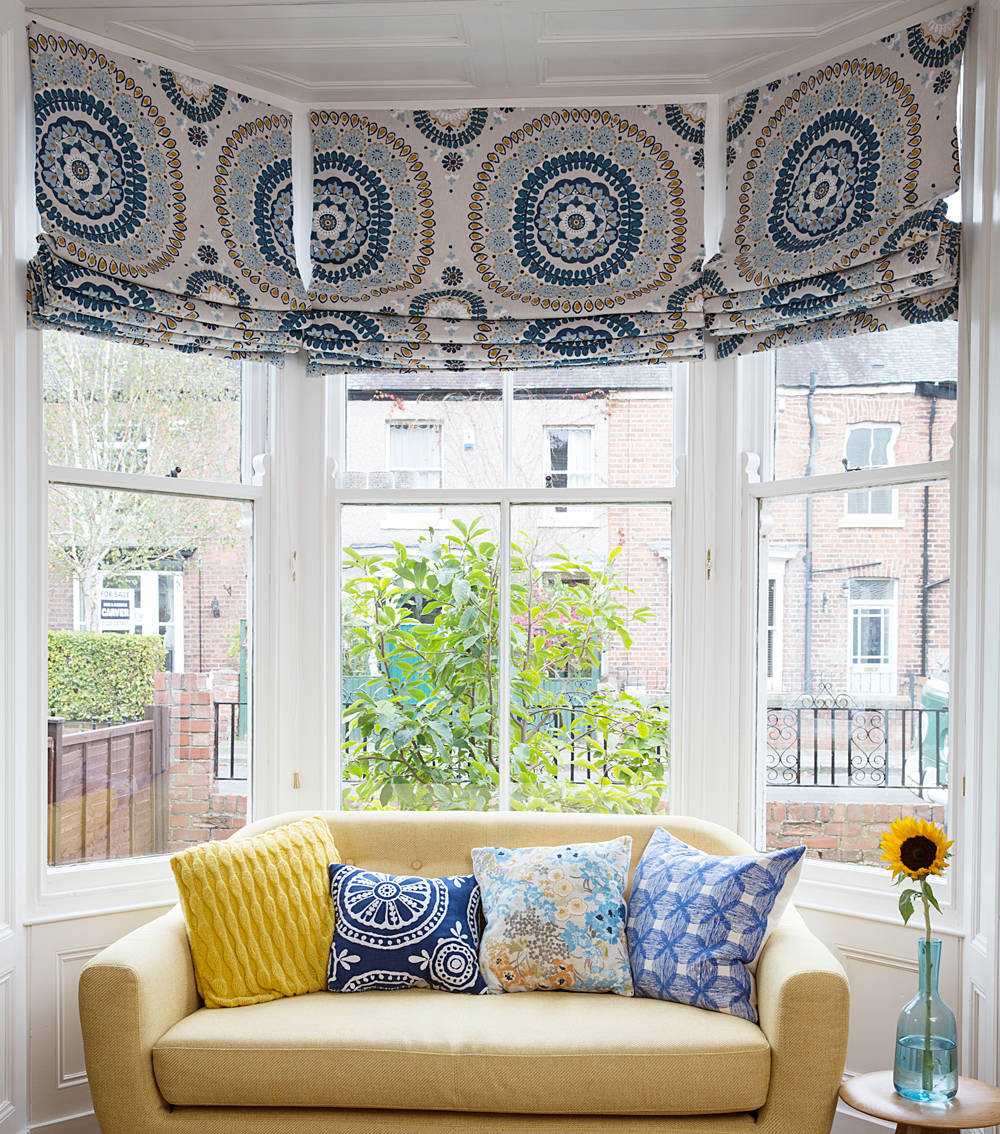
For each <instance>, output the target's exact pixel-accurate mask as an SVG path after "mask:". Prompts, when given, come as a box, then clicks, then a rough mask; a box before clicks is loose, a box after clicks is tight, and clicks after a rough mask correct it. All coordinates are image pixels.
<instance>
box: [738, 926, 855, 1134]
mask: <svg viewBox="0 0 1000 1134" xmlns="http://www.w3.org/2000/svg"><path fill="white" fill-rule="evenodd" d="M757 1011H758V1015H759V1018H760V1027H761V1030H762V1031H763V1032H764V1035H766V1036H767V1041H768V1043H769V1044H770V1045H771V1081H770V1086H769V1088H768V1092H767V1102H766V1103H765V1104H764V1106H763V1107H762V1108H761V1110H760V1111H759V1113H758V1119H757V1124H758V1129H759V1130H761V1131H762V1132H766V1134H829V1130H830V1126H831V1125H832V1123H833V1115H834V1111H835V1110H836V1106H837V1092H838V1091H839V1089H840V1084H841V1081H842V1078H843V1074H844V1059H845V1056H846V1053H847V1030H848V1024H849V1013H850V991H849V989H848V984H847V976H846V974H845V973H844V970H843V968H841V966H840V965H839V964H838V963H837V961H836V960H835V959H834V957H833V955H832V954H831V953H830V951H829V949H827V948H826V946H825V945H823V944H822V943H821V942H820V941H819V940H818V939H817V938H816V937H815V936H813V934H812V933H810V931H809V930H808V928H807V927H806V924H805V922H804V921H803V920H802V917H801V915H800V914H799V912H798V911H797V910H796V909H795V908H794V907H791V906H790V907H789V908H788V909H787V910H786V911H785V915H784V917H782V919H781V921H780V922H779V924H778V927H777V928H776V929H775V931H774V933H773V934H772V935H771V937H770V939H769V940H768V942H767V944H766V945H765V946H764V951H763V953H761V956H760V961H759V962H758V965H757Z"/></svg>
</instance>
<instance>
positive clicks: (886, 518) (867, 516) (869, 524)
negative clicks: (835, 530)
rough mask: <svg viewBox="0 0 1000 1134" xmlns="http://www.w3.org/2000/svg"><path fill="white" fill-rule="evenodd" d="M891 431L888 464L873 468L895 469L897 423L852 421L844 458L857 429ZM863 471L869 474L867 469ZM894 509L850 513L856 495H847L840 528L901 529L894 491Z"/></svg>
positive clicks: (846, 434) (845, 437) (846, 433)
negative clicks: (851, 501) (852, 497)
mask: <svg viewBox="0 0 1000 1134" xmlns="http://www.w3.org/2000/svg"><path fill="white" fill-rule="evenodd" d="M886 428H888V429H889V430H890V437H889V443H888V445H887V446H886V451H885V455H886V457H887V458H888V463H887V464H885V465H872V466H870V467H871V468H894V467H895V465H896V441H897V440H898V438H899V430H900V425H899V422H895V421H851V422H847V423H846V424H845V425H844V449H843V457H844V460H845V461H846V460H847V444H848V441H849V440H850V436H851V433H852V431H853V430H855V429H886ZM861 471H864V472H867V471H868V469H867V468H865V469H863V470H861ZM891 491H892V509H891V511H889V512H875V513H873V512H871V511H870V510H869V511H868V512H849V511H848V508H849V507H850V500H851V496H852V495H856V494H855V493H850V492H848V493H846V494H845V496H844V514H843V516H842V517H841V518H840V521H839V526H840V527H842V528H901V527H903V521H902V520H901V519H900V518H899V492H898V491H896V489H892V490H891ZM868 507H869V509H870V508H871V492H870V491H869V494H868Z"/></svg>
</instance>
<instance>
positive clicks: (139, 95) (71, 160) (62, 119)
mask: <svg viewBox="0 0 1000 1134" xmlns="http://www.w3.org/2000/svg"><path fill="white" fill-rule="evenodd" d="M29 45H30V47H31V51H32V62H33V69H32V74H33V78H34V80H35V82H34V86H35V100H34V101H35V137H36V141H37V165H36V173H37V176H36V179H35V185H36V202H37V205H38V211H39V213H40V214H41V217H42V221H43V223H44V224H45V226H46V229H47V230H48V231H50V232H52V233H53V234H54V236H55V240H56V244H57V247H58V252H59V254H60V255H65V256H66V257H67V258H69V259H74V260H76V261H78V262H79V263H83V264H87V263H97V262H98V261H102V262H103V264H104V268H103V270H104V271H105V272H107V273H108V274H109V275H112V276H125V277H133V278H134V277H135V276H139V275H143V276H148V275H150V274H153V273H156V272H158V271H160V270H162V269H164V268H166V267H167V266H168V265H170V264H171V263H173V262H174V261H175V260H176V259H177V258H178V256H179V255H180V251H181V245H182V243H183V241H184V234H185V231H186V227H187V221H188V216H187V211H186V195H185V192H184V190H185V186H184V182H183V179H182V174H181V169H180V160H179V155H178V150H177V142H176V141H175V139H174V137H173V135H172V134H171V132H170V130H169V129H167V128H166V127H165V126H164V125H163V123H162V119H159V110H158V108H157V106H156V104H155V103H154V102H153V101H152V99H151V98H150V96H149V95H148V94H146V93H145V91H144V90H143V88H142V87H141V86H140V85H139V84H137V83H136V82H134V81H133V80H132V79H131V78H130V77H126V75H125V74H124V73H123V72H121V71H120V70H119V69H118V67H117V66H116V64H115V63H114V62H113V61H111V60H109V59H107V58H106V57H105V56H104V55H102V54H100V53H99V52H97V51H95V50H94V49H92V48H88V47H86V46H84V45H82V44H78V43H76V42H75V41H73V40H66V39H63V38H61V37H56V36H54V35H46V34H41V35H38V36H33V37H31V39H30V41H29Z"/></svg>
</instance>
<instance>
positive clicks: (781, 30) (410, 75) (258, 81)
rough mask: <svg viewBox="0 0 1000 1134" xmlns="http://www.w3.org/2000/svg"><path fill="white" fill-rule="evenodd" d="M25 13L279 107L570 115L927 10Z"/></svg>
mask: <svg viewBox="0 0 1000 1134" xmlns="http://www.w3.org/2000/svg"><path fill="white" fill-rule="evenodd" d="M956 2H958V0H956ZM939 6H940V7H947V4H944V3H942V4H941V5H939ZM31 10H32V11H33V12H34V13H36V15H37V16H38V17H39V18H40V19H41V20H43V21H53V22H58V24H60V25H65V26H66V27H68V28H72V29H78V30H79V31H80V32H81V33H82V34H87V33H89V34H90V35H91V36H92V37H100V40H107V41H111V42H113V43H119V44H125V45H127V46H128V47H129V48H132V49H134V54H135V55H137V56H138V57H140V58H147V59H151V60H153V61H164V60H169V61H175V62H177V63H179V64H181V65H183V66H186V67H188V68H189V69H190V70H191V72H192V73H193V74H195V75H199V74H203V75H207V76H209V77H214V76H218V77H224V78H226V79H228V80H230V81H232V82H233V83H239V82H242V83H244V84H245V85H247V86H248V87H250V88H253V91H252V92H251V93H253V92H264V93H266V94H269V95H271V96H274V97H275V98H276V100H277V101H279V102H285V103H289V102H291V103H300V104H306V105H308V106H310V107H316V108H323V107H350V106H351V105H352V104H353V105H355V106H363V107H377V106H383V107H386V106H390V107H393V106H407V105H408V106H435V105H437V106H461V105H490V104H492V105H495V106H496V105H503V104H505V103H507V102H510V103H511V104H513V105H526V104H527V105H532V104H534V105H550V106H552V105H558V106H571V105H579V104H580V103H581V101H583V102H588V103H590V104H591V105H593V103H594V102H595V100H600V101H599V104H604V105H607V104H608V103H614V102H632V103H635V102H662V101H693V100H695V99H697V98H698V97H699V96H701V95H705V94H712V93H726V92H730V91H734V90H739V89H745V88H746V87H748V86H752V85H754V84H755V83H757V82H759V81H760V80H761V79H762V78H766V77H769V76H771V75H783V74H787V73H789V72H791V71H793V70H795V68H796V67H797V66H798V65H799V64H801V63H803V62H808V61H811V60H814V59H818V58H822V57H823V56H824V55H829V54H833V53H835V52H836V51H837V49H838V47H840V46H841V45H845V46H853V45H856V44H859V43H864V42H866V41H869V40H871V39H872V38H874V37H875V36H876V35H877V34H881V33H883V32H884V31H885V30H887V29H890V28H892V27H895V26H899V25H900V24H902V23H905V22H908V21H909V20H911V19H912V17H914V16H915V15H917V14H920V13H922V12H926V11H927V0H877V2H871V0H822V2H820V0H784V2H783V0H771V2H769V3H753V2H746V3H740V2H739V0H701V2H700V3H698V4H697V5H694V4H692V3H691V0H686V2H685V0H362V2H360V3H357V2H355V3H293V2H277V3H275V2H271V3H266V4H264V3H261V4H242V3H241V4H222V3H205V4H200V5H192V4H190V3H184V2H182V0H173V2H170V0H168V2H166V3H158V4H150V3H145V4H133V5H129V6H125V7H107V6H104V5H102V4H98V3H95V2H94V0H59V2H57V3H54V4H48V5H46V6H45V7H38V8H33V9H31ZM102 46H103V44H102Z"/></svg>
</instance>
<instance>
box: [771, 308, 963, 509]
mask: <svg viewBox="0 0 1000 1134" xmlns="http://www.w3.org/2000/svg"><path fill="white" fill-rule="evenodd" d="M774 354H775V430H774V440H775V470H774V475H775V479H777V480H783V479H786V478H789V477H798V476H809V475H813V476H821V475H825V474H827V473H839V472H843V471H844V469H845V468H847V469H867V468H881V467H883V466H886V465H912V464H919V463H920V462H922V461H929V460H941V459H943V458H944V457H947V456H948V453H949V452H950V450H951V427H952V425H953V424H954V422H955V410H956V406H957V402H956V396H957V374H958V324H957V323H955V322H954V321H948V322H945V323H927V324H924V325H922V326H915V327H902V328H900V329H899V330H896V331H883V332H881V333H880V334H874V335H854V336H851V337H850V338H843V339H832V340H829V341H827V342H822V343H806V344H804V345H802V346H796V347H785V348H783V349H782V350H778V351H775V352H774ZM852 495H857V496H860V494H852ZM848 511H849V512H851V513H854V514H868V513H875V514H885V513H886V512H887V511H888V512H891V508H889V509H886V507H885V504H884V500H883V501H882V502H881V503H879V504H878V505H877V506H876V505H874V504H873V505H872V506H871V507H869V506H868V504H865V506H863V507H862V506H861V505H860V504H858V505H853V504H849V505H848Z"/></svg>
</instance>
